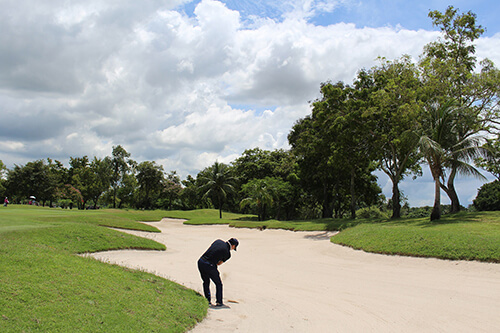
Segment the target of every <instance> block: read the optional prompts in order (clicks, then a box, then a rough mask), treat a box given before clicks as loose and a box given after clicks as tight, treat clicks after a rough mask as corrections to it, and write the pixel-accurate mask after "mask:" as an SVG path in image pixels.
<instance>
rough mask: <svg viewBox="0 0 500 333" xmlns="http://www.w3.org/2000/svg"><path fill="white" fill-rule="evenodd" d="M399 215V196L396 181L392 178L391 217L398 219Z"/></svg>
mask: <svg viewBox="0 0 500 333" xmlns="http://www.w3.org/2000/svg"><path fill="white" fill-rule="evenodd" d="M400 217H401V196H400V192H399V186H398V183H397V182H396V181H394V180H392V216H391V219H399V218H400Z"/></svg>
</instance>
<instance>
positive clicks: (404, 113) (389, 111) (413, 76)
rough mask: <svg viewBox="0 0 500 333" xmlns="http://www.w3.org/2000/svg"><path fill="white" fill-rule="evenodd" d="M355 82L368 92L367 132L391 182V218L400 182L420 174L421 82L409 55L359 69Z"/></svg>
mask: <svg viewBox="0 0 500 333" xmlns="http://www.w3.org/2000/svg"><path fill="white" fill-rule="evenodd" d="M356 84H357V85H358V86H359V88H360V89H365V90H367V91H368V94H369V103H368V105H366V111H365V112H366V113H367V115H368V117H367V118H368V119H367V121H368V122H370V123H371V124H370V125H369V127H368V131H370V132H371V133H372V134H373V141H372V147H373V150H374V151H376V152H377V156H378V160H379V164H378V166H379V168H380V169H381V170H382V171H383V172H384V173H385V174H386V175H387V176H388V177H389V179H390V180H391V182H392V218H399V217H400V216H401V192H400V189H399V183H400V182H401V181H402V180H403V179H404V177H405V176H406V175H409V174H415V175H417V174H419V173H420V164H419V161H420V155H419V153H418V140H419V136H418V134H417V131H418V127H419V126H420V121H419V120H420V118H421V116H420V113H421V112H420V110H421V101H420V100H419V91H420V88H421V81H420V79H419V73H418V70H417V68H416V66H415V65H414V64H413V63H412V61H411V58H410V57H409V56H403V57H402V58H400V59H397V60H395V61H387V60H385V59H381V65H380V66H376V67H373V68H372V69H371V70H370V71H361V72H360V73H359V74H358V78H357V81H356Z"/></svg>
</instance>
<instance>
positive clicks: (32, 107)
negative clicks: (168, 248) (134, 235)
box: [0, 0, 500, 206]
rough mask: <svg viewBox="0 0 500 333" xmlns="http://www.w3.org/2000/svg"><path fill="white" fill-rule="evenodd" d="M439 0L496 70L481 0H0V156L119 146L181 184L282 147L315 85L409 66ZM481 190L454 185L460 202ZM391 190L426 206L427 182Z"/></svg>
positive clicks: (21, 160) (92, 152) (499, 52)
mask: <svg viewBox="0 0 500 333" xmlns="http://www.w3.org/2000/svg"><path fill="white" fill-rule="evenodd" d="M450 4H451V5H454V6H455V7H457V8H459V9H460V10H461V11H462V12H466V11H469V10H471V11H472V12H474V13H476V14H477V16H478V22H479V24H481V25H483V26H485V27H486V28H487V32H486V33H485V34H484V36H483V37H482V38H480V39H479V40H478V41H477V43H476V46H477V48H476V49H477V58H478V60H480V59H483V58H490V59H491V60H493V61H494V62H495V63H496V64H497V66H498V64H500V34H499V32H500V26H499V24H498V17H497V16H498V13H499V12H500V2H498V1H493V0H490V1H446V2H445V1H394V0H392V1H375V0H366V1H356V0H302V1H300V0H269V1H262V0H254V1H249V0H227V1H216V0H199V1H198V0H197V1H188V0H143V1H135V0H116V1H101V0H85V1H84V0H80V1H78V0H75V1H66V0H52V1H30V0H18V1H1V2H0V31H2V34H0V119H1V121H0V159H1V160H2V161H3V162H4V163H5V164H6V165H7V166H8V167H12V166H13V165H14V164H25V163H26V162H28V161H33V160H36V159H45V158H47V157H50V158H52V159H57V160H60V161H61V162H63V163H66V164H67V162H68V160H69V157H80V156H84V155H88V156H98V157H104V156H109V155H110V154H111V152H112V147H113V146H115V145H118V144H119V145H122V146H123V147H125V149H127V151H129V152H130V153H131V154H132V158H134V159H135V160H137V161H139V162H140V161H144V160H150V161H151V160H154V161H156V162H157V163H159V164H161V165H163V167H164V169H165V171H166V172H169V171H171V170H176V171H177V172H178V173H179V174H180V175H181V177H183V178H184V177H186V176H187V175H196V174H197V173H198V172H199V171H200V170H202V169H203V168H205V167H207V166H209V165H211V164H213V163H214V162H215V161H216V160H218V161H220V162H224V163H230V162H231V161H233V160H234V159H235V158H237V157H239V156H241V154H242V152H243V151H244V150H245V149H251V148H255V147H260V148H262V149H268V150H273V149H279V148H284V149H287V148H288V142H287V135H288V133H289V132H290V130H291V127H292V126H293V124H294V123H295V122H296V121H297V120H298V119H300V118H302V117H305V116H306V115H307V114H309V113H310V111H311V110H310V105H309V101H312V100H314V99H315V98H317V97H318V95H319V87H320V84H321V83H322V82H325V81H328V80H331V81H344V82H346V83H351V82H352V80H353V78H354V77H355V75H356V73H357V71H359V70H360V69H362V68H370V67H371V66H374V65H376V64H377V61H376V59H377V57H379V56H382V57H386V58H388V59H395V58H397V57H400V56H401V55H403V54H409V55H410V56H411V57H412V58H414V59H418V56H419V55H420V54H421V52H422V48H423V47H424V45H425V44H427V43H429V42H431V41H434V40H436V38H438V37H439V33H438V31H437V30H436V29H435V28H434V27H432V24H431V21H430V19H429V18H428V17H427V14H428V11H429V9H432V10H434V9H437V10H441V11H444V10H445V9H446V7H447V6H448V5H450ZM424 170H425V167H424ZM481 184H482V182H478V181H477V180H469V179H467V180H463V181H460V182H459V183H458V191H459V195H460V198H461V200H462V202H463V203H464V204H465V205H467V204H468V203H470V202H471V200H472V199H473V198H474V197H475V193H476V190H477V187H478V186H480V185H481ZM380 185H381V187H382V188H383V189H384V193H385V194H386V195H388V196H390V184H389V183H388V181H387V179H384V177H380ZM402 188H403V191H404V192H405V195H406V196H407V197H408V199H409V201H410V204H411V205H413V206H420V205H425V204H429V205H430V204H432V200H433V190H432V180H431V179H430V177H428V176H425V177H422V178H419V179H418V180H416V181H411V180H410V181H406V182H405V183H404V184H403V185H402ZM427 188H430V190H427ZM443 201H446V196H443Z"/></svg>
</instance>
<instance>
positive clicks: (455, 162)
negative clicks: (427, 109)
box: [420, 6, 500, 212]
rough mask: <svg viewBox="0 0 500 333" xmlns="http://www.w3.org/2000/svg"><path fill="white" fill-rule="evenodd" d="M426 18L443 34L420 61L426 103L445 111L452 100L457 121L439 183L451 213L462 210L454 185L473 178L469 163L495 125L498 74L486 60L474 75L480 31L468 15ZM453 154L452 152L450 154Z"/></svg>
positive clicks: (432, 14) (448, 13)
mask: <svg viewBox="0 0 500 333" xmlns="http://www.w3.org/2000/svg"><path fill="white" fill-rule="evenodd" d="M429 17H430V18H431V19H432V21H433V24H434V25H435V26H438V27H439V28H440V29H441V31H442V34H443V35H442V36H443V38H440V39H439V40H437V41H435V42H432V43H429V44H428V45H426V47H425V49H424V54H423V56H422V59H421V61H420V68H421V69H422V78H423V82H424V86H425V88H426V94H427V96H429V100H430V99H431V98H430V96H432V103H437V104H440V105H442V106H443V107H445V105H446V104H447V103H448V101H450V100H453V101H454V102H455V103H456V104H457V105H456V107H457V108H458V109H459V110H460V113H461V116H460V117H459V118H457V119H456V121H455V124H454V126H455V128H454V130H455V132H454V133H453V134H454V135H455V138H454V139H453V140H452V141H450V143H449V145H448V147H444V146H443V147H442V148H443V149H448V150H449V151H448V153H449V156H450V160H448V163H447V164H446V167H447V168H449V172H447V173H444V174H443V178H441V185H440V186H441V188H443V190H444V191H445V192H446V193H447V194H448V196H449V197H450V200H451V206H452V212H457V211H458V210H460V202H459V198H458V195H457V193H456V190H455V186H454V182H455V178H456V176H457V175H458V174H460V173H462V174H471V173H472V174H475V172H474V170H473V169H471V168H470V163H469V161H470V159H471V158H473V157H474V156H477V154H479V153H480V148H479V144H478V141H479V138H477V136H478V134H479V133H481V132H482V131H484V130H489V129H490V128H491V126H494V125H495V124H498V92H499V91H500V89H499V88H500V74H499V71H498V69H497V68H495V66H494V65H493V63H492V62H491V61H489V60H487V59H486V60H484V61H482V62H481V66H482V68H481V71H479V72H476V71H475V67H476V65H477V61H476V58H475V45H474V41H475V40H476V39H477V38H479V37H480V36H481V34H483V32H484V29H483V28H482V27H481V26H480V25H478V24H477V22H476V21H477V18H476V15H475V14H474V13H472V12H467V13H462V14H460V13H459V12H458V9H455V8H454V7H453V6H450V7H448V8H447V9H446V11H445V12H444V13H441V12H439V11H431V12H430V13H429ZM450 149H453V150H454V151H450Z"/></svg>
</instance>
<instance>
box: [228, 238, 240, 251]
mask: <svg viewBox="0 0 500 333" xmlns="http://www.w3.org/2000/svg"><path fill="white" fill-rule="evenodd" d="M228 242H229V244H231V248H232V249H233V250H235V251H236V248H237V247H238V245H239V244H240V242H238V240H237V239H236V238H231V239H230V240H228Z"/></svg>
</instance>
